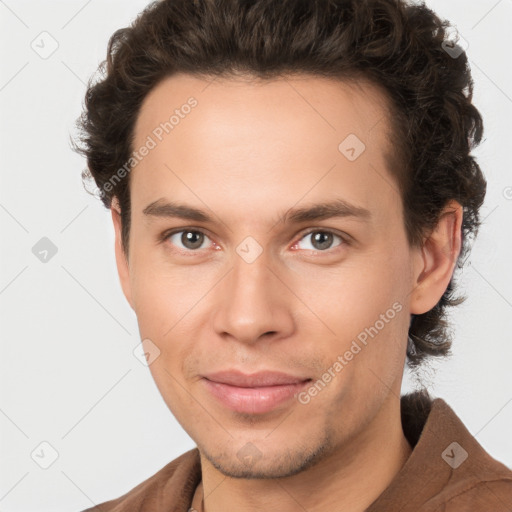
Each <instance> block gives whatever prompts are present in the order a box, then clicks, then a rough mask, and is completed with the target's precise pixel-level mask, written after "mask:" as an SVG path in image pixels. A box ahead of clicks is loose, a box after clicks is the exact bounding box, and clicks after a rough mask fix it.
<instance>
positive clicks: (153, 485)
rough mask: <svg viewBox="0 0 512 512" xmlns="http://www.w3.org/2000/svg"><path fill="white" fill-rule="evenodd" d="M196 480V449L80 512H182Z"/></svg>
mask: <svg viewBox="0 0 512 512" xmlns="http://www.w3.org/2000/svg"><path fill="white" fill-rule="evenodd" d="M200 479H201V463H200V458H199V451H198V449H197V447H196V448H194V449H192V450H190V451H188V452H185V453H183V454H182V455H180V456H179V457H177V458H176V459H174V460H173V461H171V462H169V463H168V464H167V465H165V466H164V467H163V468H162V469H160V470H159V471H158V472H156V473H155V474H154V475H153V476H151V477H149V478H148V479H147V480H144V481H143V482H142V483H140V484H139V485H137V486H136V487H134V488H133V489H131V490H130V491H128V492H127V493H126V494H123V495H122V496H120V497H118V498H116V499H113V500H109V501H106V502H103V503H98V504H96V505H94V506H93V507H91V508H88V509H86V510H84V511H83V512H128V511H130V512H135V511H137V512H160V511H165V512H181V511H183V510H184V511H186V510H188V508H189V506H190V502H191V500H192V495H193V493H194V490H195V488H196V486H197V484H198V483H199V481H200Z"/></svg>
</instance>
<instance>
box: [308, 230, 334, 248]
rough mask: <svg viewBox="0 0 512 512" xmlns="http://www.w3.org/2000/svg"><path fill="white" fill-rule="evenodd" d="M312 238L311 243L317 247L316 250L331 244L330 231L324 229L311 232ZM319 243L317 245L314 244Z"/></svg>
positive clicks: (331, 236)
mask: <svg viewBox="0 0 512 512" xmlns="http://www.w3.org/2000/svg"><path fill="white" fill-rule="evenodd" d="M311 238H312V244H313V246H315V248H317V249H318V250H323V249H328V248H329V247H330V246H331V245H332V238H333V235H332V233H327V232H325V231H316V232H314V233H313V236H312V237H311ZM317 242H318V244H319V246H317V245H316V244H317Z"/></svg>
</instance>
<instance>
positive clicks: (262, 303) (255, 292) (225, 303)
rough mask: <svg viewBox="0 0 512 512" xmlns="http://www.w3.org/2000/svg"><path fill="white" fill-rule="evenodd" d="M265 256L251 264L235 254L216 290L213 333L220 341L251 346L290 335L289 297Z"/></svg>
mask: <svg viewBox="0 0 512 512" xmlns="http://www.w3.org/2000/svg"><path fill="white" fill-rule="evenodd" d="M276 274H277V271H276V270H275V269H274V268H272V267H270V266H269V262H268V259H267V258H266V257H265V253H263V254H261V255H260V256H259V257H258V258H257V259H256V260H255V261H253V262H252V263H248V262H246V261H245V260H244V259H243V258H241V257H239V256H238V255H236V254H235V256H234V262H233V268H232V270H231V272H229V273H228V275H227V276H226V277H225V278H224V279H223V280H222V281H221V283H220V286H219V289H218V301H217V304H216V305H217V308H216V312H215V316H214V320H213V321H214V329H215V331H216V333H217V334H218V335H219V336H221V337H223V338H226V339H227V338H231V339H232V340H237V341H239V342H241V343H246V344H254V343H256V342H258V340H260V339H262V338H265V339H267V340H270V339H272V340H274V341H275V340H277V339H279V338H284V337H288V336H290V335H291V334H292V333H293V330H294V328H295V325H294V324H295V322H294V318H293V315H292V313H291V311H292V310H293V299H294V295H293V293H292V292H291V291H290V290H289V289H288V288H287V286H286V284H284V283H283V281H284V279H283V277H284V276H278V275H276Z"/></svg>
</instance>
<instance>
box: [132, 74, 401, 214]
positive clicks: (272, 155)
mask: <svg viewBox="0 0 512 512" xmlns="http://www.w3.org/2000/svg"><path fill="white" fill-rule="evenodd" d="M387 105H388V103H387V97H386V95H385V94H384V93H383V92H382V91H381V90H380V89H379V88H377V87H375V86H373V85H371V84H368V83H366V82H361V81H359V82H357V81H350V82H347V81H340V80H334V79H327V78H322V77H313V76H287V77H280V78H277V79H273V80H255V79H250V78H248V77H238V78H230V79H227V78H219V77H216V78H206V77H202V78H199V77H194V76H191V75H187V74H177V75H173V76H171V77H167V78H165V79H164V80H162V81H161V82H160V83H159V84H158V85H157V86H156V87H155V88H154V89H153V90H152V91H151V92H150V93H149V94H148V96H147V97H146V98H145V100H144V102H143V104H142V106H141V109H140V111H139V115H138V118H137V122H136V125H135V132H134V143H133V149H134V150H137V149H139V148H141V147H143V146H145V145H146V146H148V145H151V146H152V149H151V150H150V151H146V153H147V154H146V156H145V157H144V158H143V159H142V160H141V161H140V163H137V165H136V168H135V169H134V170H133V171H132V175H131V182H132V203H134V205H135V204H136V203H139V204H138V206H140V208H139V209H141V208H143V207H145V206H146V205H147V203H149V202H151V201H155V200H158V199H159V198H165V197H167V199H172V195H173V194H184V193H186V194H187V196H188V198H191V199H193V200H194V202H195V203H196V204H197V203H198V201H197V199H198V198H200V197H208V196H209V195H210V193H211V192H212V187H214V188H215V193H216V196H217V197H218V196H222V197H223V200H224V201H227V202H228V203H229V201H230V200H233V201H236V200H238V201H239V200H240V195H244V196H246V197H247V198H248V200H249V198H251V200H254V204H257V203H259V204H262V202H263V203H266V204H268V205H269V206H270V205H271V204H272V203H271V198H276V200H277V199H282V198H284V199H286V200H289V201H292V202H293V203H296V202H297V201H299V200H300V198H301V197H304V195H305V193H308V189H309V190H310V192H309V196H310V197H309V198H311V199H312V198H313V196H314V195H315V194H317V195H318V196H320V195H324V196H325V194H326V193H332V192H333V191H334V190H338V191H340V192H341V193H342V195H343V193H347V194H348V195H351V196H352V198H355V199H356V201H353V202H355V203H359V204H361V205H366V206H368V205H370V203H372V196H375V192H376V190H375V187H380V188H383V187H385V186H386V185H385V182H386V181H387V182H388V187H389V183H391V182H392V178H391V177H390V175H389V169H388V158H387V157H388V154H389V151H390V145H389V139H388V133H389V114H388V110H387ZM150 140H151V142H149V141H150ZM333 169H334V172H329V171H330V170H333ZM386 174H387V176H385V175H386ZM383 178H384V179H383ZM186 189H188V190H186ZM395 191H396V187H395ZM391 192H393V191H391ZM194 193H195V196H196V197H195V198H194ZM134 195H135V197H134ZM379 195H380V196H382V194H379ZM395 199H396V198H395ZM375 201H376V198H375V197H374V198H373V202H375ZM143 203H146V204H143ZM281 203H282V200H281ZM290 206H292V204H290Z"/></svg>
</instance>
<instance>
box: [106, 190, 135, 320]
mask: <svg viewBox="0 0 512 512" xmlns="http://www.w3.org/2000/svg"><path fill="white" fill-rule="evenodd" d="M110 210H111V214H112V223H113V225H114V233H115V242H114V250H115V257H116V266H117V273H118V275H119V281H120V283H121V288H122V290H123V294H124V296H125V297H126V300H127V301H128V303H129V304H130V306H131V308H132V309H133V310H135V308H134V306H133V301H132V297H131V283H130V266H129V262H128V259H127V257H126V254H125V252H124V250H123V247H122V243H121V240H122V234H121V233H122V228H121V208H120V207H119V202H118V201H117V198H114V199H113V200H112V204H111V207H110Z"/></svg>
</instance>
